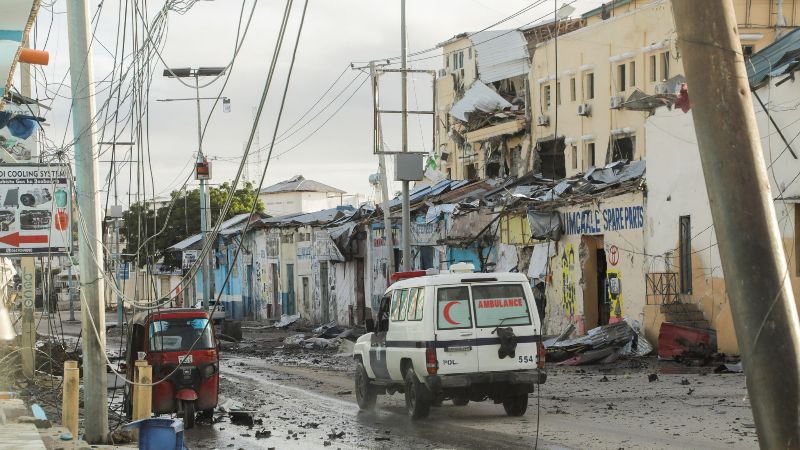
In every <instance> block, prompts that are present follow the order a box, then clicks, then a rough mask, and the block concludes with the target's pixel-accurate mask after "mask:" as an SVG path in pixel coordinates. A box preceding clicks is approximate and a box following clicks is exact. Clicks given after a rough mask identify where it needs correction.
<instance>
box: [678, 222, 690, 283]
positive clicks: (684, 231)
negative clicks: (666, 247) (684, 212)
mask: <svg viewBox="0 0 800 450" xmlns="http://www.w3.org/2000/svg"><path fill="white" fill-rule="evenodd" d="M678 234H679V236H678V239H679V240H680V252H681V255H680V256H681V260H680V263H681V265H680V276H681V293H682V294H691V293H692V222H691V216H681V217H680V221H679V230H678Z"/></svg>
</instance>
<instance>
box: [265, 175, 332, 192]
mask: <svg viewBox="0 0 800 450" xmlns="http://www.w3.org/2000/svg"><path fill="white" fill-rule="evenodd" d="M278 192H335V193H337V194H344V191H343V190H341V189H337V188H335V187H332V186H328V185H327V184H324V183H320V182H319V181H314V180H307V179H306V178H305V177H304V176H302V175H295V176H293V177H292V178H289V179H288V180H286V181H281V182H280V183H275V184H273V185H272V186H268V187H265V188H264V189H261V193H262V194H274V193H278Z"/></svg>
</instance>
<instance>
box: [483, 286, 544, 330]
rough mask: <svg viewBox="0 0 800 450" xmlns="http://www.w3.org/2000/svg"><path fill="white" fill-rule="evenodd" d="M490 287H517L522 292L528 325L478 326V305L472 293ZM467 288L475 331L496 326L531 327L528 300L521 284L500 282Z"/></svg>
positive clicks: (531, 318) (531, 316)
mask: <svg viewBox="0 0 800 450" xmlns="http://www.w3.org/2000/svg"><path fill="white" fill-rule="evenodd" d="M491 286H517V287H519V288H520V289H521V290H522V302H523V303H524V304H525V312H526V313H527V315H528V323H509V324H497V325H485V326H481V325H479V324H478V305H477V302H476V301H475V295H474V294H473V292H472V291H473V289H474V288H478V289H480V288H485V287H491ZM469 288H470V289H469V297H470V300H471V301H472V308H473V310H474V311H473V316H474V319H473V322H474V326H475V329H478V328H494V327H498V326H511V327H516V326H520V327H524V326H530V325H533V315H532V314H531V305H530V303H528V298H527V297H526V296H525V288H524V287H523V285H522V284H520V283H513V282H501V283H489V284H480V285H477V286H470V287H469ZM481 300H493V299H488V298H485V299H481Z"/></svg>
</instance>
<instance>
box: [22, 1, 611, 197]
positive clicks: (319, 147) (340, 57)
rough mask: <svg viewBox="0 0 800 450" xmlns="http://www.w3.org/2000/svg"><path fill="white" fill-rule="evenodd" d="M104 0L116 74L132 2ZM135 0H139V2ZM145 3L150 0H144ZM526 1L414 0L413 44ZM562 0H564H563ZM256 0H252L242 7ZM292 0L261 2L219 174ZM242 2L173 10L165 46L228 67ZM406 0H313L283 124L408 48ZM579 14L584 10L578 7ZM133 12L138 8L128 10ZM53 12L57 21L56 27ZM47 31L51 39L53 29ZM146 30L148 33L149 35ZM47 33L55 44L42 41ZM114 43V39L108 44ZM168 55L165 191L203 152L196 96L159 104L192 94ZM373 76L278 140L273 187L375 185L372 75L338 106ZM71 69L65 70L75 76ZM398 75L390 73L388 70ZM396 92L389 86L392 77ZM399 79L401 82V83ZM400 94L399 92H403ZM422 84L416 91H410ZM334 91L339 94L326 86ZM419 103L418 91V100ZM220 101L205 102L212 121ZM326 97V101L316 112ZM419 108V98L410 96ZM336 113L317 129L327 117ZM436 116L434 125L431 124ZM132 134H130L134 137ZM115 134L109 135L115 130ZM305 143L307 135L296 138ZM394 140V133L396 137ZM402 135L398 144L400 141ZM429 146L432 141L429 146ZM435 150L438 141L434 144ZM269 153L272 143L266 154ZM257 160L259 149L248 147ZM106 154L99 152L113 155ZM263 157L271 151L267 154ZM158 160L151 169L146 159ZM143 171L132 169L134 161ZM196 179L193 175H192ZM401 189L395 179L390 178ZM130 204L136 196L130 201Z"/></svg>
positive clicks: (53, 127)
mask: <svg viewBox="0 0 800 450" xmlns="http://www.w3.org/2000/svg"><path fill="white" fill-rule="evenodd" d="M53 3H54V4H53V6H52V8H50V7H43V8H42V9H41V11H40V13H39V17H38V21H37V25H36V30H35V35H36V43H37V46H36V47H37V48H44V49H46V50H49V51H50V54H51V62H50V65H49V66H47V67H44V68H43V71H44V73H45V74H46V77H47V82H48V83H50V84H49V95H46V94H45V91H44V80H43V78H42V77H41V75H40V76H39V77H38V82H37V88H38V96H39V98H45V97H48V96H49V97H53V96H54V95H53V93H54V92H55V91H56V89H58V87H59V86H58V85H59V83H60V82H61V80H62V79H63V78H64V76H65V74H66V73H67V70H68V67H69V55H68V52H67V30H66V14H65V11H66V3H65V2H64V1H63V0H55V1H54V2H53ZM98 3H99V2H97V1H91V2H90V10H91V14H92V15H93V16H94V15H96V23H97V33H96V39H97V41H96V44H95V45H94V46H93V51H94V68H93V69H94V74H95V81H101V80H103V79H107V77H108V75H109V74H110V72H111V70H112V67H113V55H112V54H113V52H114V48H115V42H116V39H117V36H118V34H119V35H121V32H122V31H121V30H120V29H119V28H118V17H119V11H120V7H119V5H120V4H122V8H123V10H124V7H125V4H126V0H105V2H102V7H101V8H99V9H98ZM127 3H131V4H133V3H134V2H133V1H132V0H130V1H128V2H127ZM137 3H139V4H141V3H142V1H141V0H139V1H138V2H137ZM147 3H148V6H149V8H148V12H149V15H150V16H149V17H150V20H152V17H153V15H154V13H155V12H156V11H157V10H158V9H159V8H160V7H161V6H162V5H163V3H164V2H163V1H153V0H150V1H149V2H147ZM531 3H533V2H531V1H529V0H504V1H491V0H436V1H429V0H408V1H407V26H408V41H409V52H414V51H416V50H422V49H427V48H429V47H432V46H435V45H436V44H437V43H439V42H442V41H444V40H446V39H448V38H450V37H452V36H453V35H455V34H458V33H461V32H464V31H475V30H479V29H481V28H484V27H486V26H488V25H491V24H492V23H494V22H496V21H498V20H500V19H502V18H504V17H506V16H508V15H510V14H512V13H514V12H516V11H518V10H520V9H522V8H524V7H526V6H528V5H530V4H531ZM562 3H564V1H563V0H559V1H558V4H559V5H560V4H562ZM600 4H601V2H600V1H589V0H577V1H576V2H575V3H574V4H573V6H576V7H577V8H578V12H582V11H585V10H587V9H590V8H594V7H597V6H599V5H600ZM251 5H252V0H246V6H245V17H246V16H247V15H248V13H249V11H250V8H251ZM284 5H285V3H284V2H283V1H279V0H258V3H257V5H256V9H255V13H254V16H253V19H252V25H251V29H250V30H249V33H248V34H247V37H246V40H245V43H244V45H243V47H242V50H241V52H240V53H239V55H238V57H237V59H236V61H235V63H234V67H233V71H232V75H231V77H230V82H229V84H228V86H227V88H226V89H225V92H224V94H223V95H224V96H226V97H229V98H230V99H231V107H232V110H231V112H230V113H223V112H222V108H221V105H220V107H219V108H218V109H217V110H216V112H215V113H214V115H213V116H212V119H211V122H210V125H209V128H208V131H207V133H206V135H205V138H204V141H203V148H204V151H205V153H206V154H207V155H209V156H210V157H212V158H214V157H217V158H225V159H220V160H215V161H214V163H213V164H214V167H213V171H214V180H213V181H214V182H217V183H220V182H223V181H225V180H229V179H231V178H232V177H233V175H234V174H235V171H236V169H237V167H238V160H239V158H240V156H241V155H242V152H243V149H244V144H245V142H246V140H247V136H248V133H249V131H250V128H251V126H252V122H253V111H254V108H255V107H256V106H257V104H258V100H259V98H260V94H261V90H262V87H263V85H264V80H265V78H266V73H267V68H268V66H269V59H270V57H271V55H272V49H273V46H274V42H275V38H276V35H277V30H278V26H279V21H280V18H281V16H282V12H283V7H284ZM553 6H554V2H551V1H546V2H544V4H542V5H541V6H538V7H536V8H534V9H532V10H530V11H527V12H525V13H524V14H521V15H520V16H519V17H516V18H514V19H512V20H509V21H507V22H505V23H503V24H501V25H498V26H497V27H495V29H508V28H514V27H517V26H521V25H524V24H527V23H530V22H532V21H538V20H541V19H542V18H547V17H548V15H549V17H550V18H551V17H552V10H553ZM241 7H242V3H241V1H239V0H215V1H202V2H198V3H196V4H195V5H194V6H193V7H192V8H191V9H190V10H189V11H188V12H186V13H185V14H183V15H181V14H177V13H174V12H171V13H170V14H169V16H168V31H167V35H166V40H165V42H166V44H165V46H164V48H163V52H162V56H163V58H164V60H165V61H166V62H167V64H168V65H169V66H171V67H197V66H224V65H226V64H227V63H228V62H229V61H230V59H231V57H232V55H233V47H234V38H235V36H236V32H237V24H238V18H239V13H240V11H241ZM301 8H302V2H301V1H295V14H294V16H293V17H294V20H293V21H292V22H291V24H290V30H289V33H290V34H288V35H287V39H289V40H291V42H287V43H286V44H285V50H284V52H283V57H282V58H281V63H280V64H279V66H278V71H277V72H276V76H275V81H274V83H273V88H272V91H271V93H270V96H269V98H268V100H267V106H266V108H265V112H264V115H263V116H262V118H261V121H260V127H259V130H260V142H261V145H262V146H263V145H266V144H267V143H268V142H269V140H270V139H269V138H270V136H271V134H272V130H273V127H274V125H275V119H276V111H277V109H278V104H279V101H280V94H281V91H282V89H283V83H284V81H285V77H286V69H287V67H288V61H289V56H290V50H291V44H293V41H294V36H295V32H296V26H297V18H298V17H299V13H300V10H301ZM399 12H400V2H399V0H310V2H309V6H308V12H307V15H306V22H305V26H304V29H303V33H302V37H301V40H300V46H299V50H298V54H297V62H296V64H295V69H294V73H293V75H292V80H291V84H290V88H289V92H288V97H287V104H286V107H285V111H284V116H283V119H282V127H281V128H282V129H285V128H286V127H288V126H289V125H291V124H292V123H294V122H295V121H296V120H297V119H298V118H299V117H300V116H301V115H302V114H303V113H304V112H305V111H306V110H307V109H308V108H309V107H310V106H311V105H312V104H313V103H314V102H315V101H316V100H317V99H318V98H319V96H320V95H321V94H322V93H323V92H324V91H325V89H327V88H328V87H329V86H330V84H331V83H332V82H333V81H334V80H335V79H336V77H337V76H339V74H340V73H342V71H343V70H344V69H345V68H346V66H347V65H348V64H350V62H352V61H367V60H370V59H381V58H388V57H394V56H398V55H399V53H400V32H399V28H400V22H399ZM576 14H577V13H576ZM129 15H130V11H129ZM51 22H52V27H51ZM48 29H49V30H50V31H49V38H47V36H48ZM127 36H128V48H127V49H126V53H129V51H130V41H129V40H130V36H131V34H130V17H129V19H128V30H127ZM142 38H143V36H139V39H140V40H141V39H142ZM45 41H46V45H44V43H45ZM104 47H105V48H104ZM434 55H441V51H436V52H431V53H427V54H425V55H424V56H425V57H430V56H434ZM441 64H442V59H441V57H440V56H439V57H435V58H431V59H427V60H424V61H418V62H415V63H413V64H412V65H411V67H413V68H426V69H429V68H438V67H440V66H441ZM163 68H164V65H163V64H162V63H161V62H160V61H159V62H158V63H157V64H155V70H156V72H157V73H156V76H155V79H154V81H153V83H152V86H151V90H150V95H149V99H150V114H149V139H150V153H151V157H152V164H153V168H152V170H153V182H154V184H155V191H156V193H157V194H158V193H160V194H162V195H166V194H167V193H168V192H169V191H170V190H172V189H174V188H176V187H178V186H180V184H181V183H182V180H183V179H184V178H185V177H186V175H187V174H188V173H189V172H188V171H189V167H188V164H189V162H190V161H192V160H193V156H192V155H193V153H194V152H196V150H197V120H196V110H195V103H194V102H191V101H180V102H158V101H156V100H157V99H163V98H186V97H193V96H194V90H193V89H190V88H187V87H185V86H183V85H182V84H180V83H179V82H178V81H177V80H174V79H165V78H163V77H162V76H161V71H162V70H163ZM358 74H359V72H357V71H352V70H347V72H346V73H345V74H344V75H343V76H342V78H341V80H340V81H339V83H337V85H336V86H335V88H334V90H333V93H337V92H339V90H341V89H344V88H345V86H346V85H347V83H349V82H350V81H351V80H353V79H354V78H355V77H356V76H358ZM365 78H366V76H365V75H361V76H360V78H358V79H356V80H355V81H354V82H353V84H351V85H350V88H349V89H347V90H346V91H345V93H344V94H343V95H342V96H341V97H340V98H339V99H338V100H337V101H336V102H334V103H333V104H332V105H331V107H329V108H328V109H327V110H325V111H324V112H322V113H320V114H319V116H317V117H316V118H315V119H314V120H313V121H311V123H309V124H308V125H307V126H306V127H305V128H302V129H300V130H298V131H297V132H296V133H295V134H293V135H292V136H291V137H289V138H288V139H286V140H285V141H284V142H281V143H280V144H278V145H276V147H275V153H276V154H277V153H281V152H283V151H286V150H288V149H290V148H291V147H294V146H296V145H297V147H296V148H294V149H293V150H291V151H289V152H288V153H286V154H284V155H283V156H281V157H280V158H277V159H275V160H273V162H272V163H271V165H270V167H269V170H268V172H267V177H266V181H265V186H267V185H269V184H272V183H274V182H277V181H280V180H283V179H286V178H289V177H291V176H293V175H296V174H302V175H304V176H306V177H307V178H312V179H315V180H318V181H321V182H324V183H327V184H330V185H332V186H336V187H338V188H341V189H344V190H346V191H347V192H349V193H355V192H358V193H363V194H368V195H369V194H371V193H372V192H371V187H370V185H369V183H368V181H367V178H368V176H369V175H370V174H371V173H374V172H376V171H377V157H375V156H373V154H372V148H371V145H372V144H371V143H372V116H371V114H372V101H371V94H370V90H369V83H368V82H367V83H364V84H363V86H361V88H360V89H359V90H358V91H357V92H356V93H355V95H354V96H353V97H352V99H351V100H350V101H349V103H347V104H346V105H345V106H344V107H342V109H341V110H340V111H339V112H338V113H337V114H335V115H333V112H334V111H335V110H336V109H337V108H338V107H339V106H340V105H341V104H342V103H343V102H344V100H345V99H346V98H347V97H348V96H349V95H350V93H351V92H353V91H355V90H356V88H357V86H359V85H360V84H361V82H362V81H363V80H364V79H365ZM68 81H69V78H68V77H67V83H68ZM389 81H391V80H389ZM107 85H108V84H107V83H105V84H103V83H99V84H98V91H100V93H98V95H97V101H98V103H102V102H103V101H104V100H105V98H106V97H107V95H106V94H105V93H104V92H102V91H103V87H104V86H106V87H107ZM221 87H222V80H219V81H217V82H215V83H214V84H212V85H211V86H209V87H207V88H204V89H202V90H201V94H200V95H201V96H202V97H216V96H217V94H218V93H219V89H220V88H221ZM383 89H384V92H386V93H387V94H386V95H387V96H388V95H389V94H391V93H392V89H390V87H387V86H384V88H383ZM398 89H399V86H398ZM414 89H415V91H416V89H419V91H418V92H417V94H418V98H419V99H420V101H422V97H424V95H423V94H424V91H425V89H430V84H429V83H426V82H424V81H423V80H420V81H419V82H418V84H415V85H414ZM394 93H395V95H396V91H395V92H394ZM414 93H415V92H414V91H409V95H410V96H411V95H413V94H414ZM68 97H69V88H68V86H64V87H61V88H60V90H59V91H58V97H57V98H56V99H55V100H54V101H53V110H52V111H51V112H48V113H47V114H46V116H47V119H48V120H47V121H48V126H47V127H46V134H47V135H48V137H49V139H50V140H52V141H54V142H55V143H56V144H59V145H60V143H61V142H62V141H63V139H64V136H65V132H66V136H67V138H66V139H67V141H69V139H70V136H71V131H72V130H71V126H70V127H67V117H68V111H69V98H68ZM326 98H332V95H329V96H328V97H326ZM411 101H413V100H411ZM211 103H212V102H211V101H203V103H202V107H203V118H204V120H205V117H206V115H207V114H208V110H209V108H210V106H211ZM326 103H327V100H326V101H323V102H322V103H321V104H320V105H319V106H318V108H317V109H316V110H314V111H312V113H311V114H310V115H309V116H308V117H307V118H306V120H307V119H308V118H310V117H312V116H313V115H314V114H315V113H316V111H318V110H319V108H321V107H322V106H324V105H325V104H326ZM412 106H413V105H412ZM332 115H333V117H332V118H330V120H329V121H328V123H327V124H326V125H325V126H323V127H322V128H320V129H319V131H317V132H316V133H315V134H313V135H311V136H310V137H309V135H310V134H311V133H312V132H313V131H314V130H316V129H317V128H318V127H319V126H320V125H321V124H322V123H323V122H324V121H325V120H326V119H328V118H329V117H331V116H332ZM415 120H416V119H412V120H410V122H409V127H410V128H409V130H410V133H415V135H416V136H419V135H420V128H421V127H420V124H419V123H417V122H416V121H415ZM429 126H430V125H429V122H428V124H427V125H425V127H426V128H425V130H427V129H429V128H428V127H429ZM128 136H129V134H126V135H124V136H123V137H122V138H121V140H129V137H128ZM106 139H110V136H109V135H108V134H107V135H106ZM298 144H299V145H298ZM387 144H388V145H389V146H390V147H391V146H393V145H392V144H393V143H392V142H388V143H387ZM396 144H397V145H399V143H396ZM428 147H429V145H428ZM426 149H429V148H426ZM264 155H266V153H264ZM251 158H252V159H251V160H252V161H255V160H256V159H255V157H251ZM107 159H108V158H107V155H105V156H104V157H102V158H101V160H107ZM265 159H266V158H262V161H264V160H265ZM100 170H101V178H104V177H105V176H106V172H107V171H108V164H101V167H100ZM148 170H149V169H148ZM261 170H262V168H261V167H256V166H255V165H250V166H249V172H250V178H255V177H256V176H257V175H259V174H260V172H261ZM127 173H128V168H127V167H125V168H124V169H123V170H122V174H121V175H120V178H119V179H118V180H119V193H120V195H121V196H126V193H128V192H131V191H135V190H136V187H135V181H134V186H132V187H131V188H130V189H129V187H128V178H127ZM134 173H135V169H134ZM146 178H148V183H147V184H148V187H147V191H148V194H147V195H148V197H150V196H151V195H152V192H151V187H150V181H149V178H150V174H149V173H148V174H147V175H146ZM192 183H195V182H194V181H193V180H192ZM392 187H393V189H397V188H398V186H392ZM120 203H122V204H127V199H125V201H121V202H120Z"/></svg>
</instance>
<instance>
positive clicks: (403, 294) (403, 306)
mask: <svg viewBox="0 0 800 450" xmlns="http://www.w3.org/2000/svg"><path fill="white" fill-rule="evenodd" d="M398 308H399V310H400V312H399V313H398V316H397V320H406V310H407V309H408V289H403V290H402V291H400V306H399V307H398Z"/></svg>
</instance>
